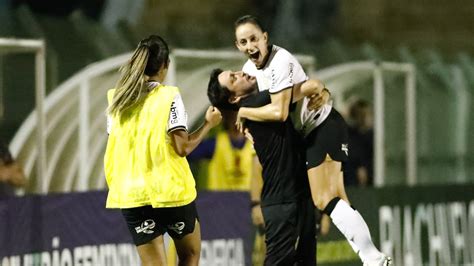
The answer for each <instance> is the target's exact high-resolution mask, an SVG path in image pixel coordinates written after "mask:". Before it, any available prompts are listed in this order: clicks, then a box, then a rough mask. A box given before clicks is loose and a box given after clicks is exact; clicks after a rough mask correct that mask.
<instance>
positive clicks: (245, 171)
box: [187, 110, 253, 191]
mask: <svg viewBox="0 0 474 266" xmlns="http://www.w3.org/2000/svg"><path fill="white" fill-rule="evenodd" d="M235 119H236V113H235V112H232V111H225V110H223V111H222V122H223V123H222V125H223V127H224V128H223V130H221V131H219V132H218V133H217V134H216V136H215V137H213V138H209V139H206V140H204V141H203V142H201V144H200V145H199V146H198V147H197V148H196V149H195V150H194V151H193V152H192V153H191V154H190V155H188V156H187V158H188V160H189V161H190V162H191V161H198V160H202V159H208V160H210V161H209V167H208V171H207V182H206V185H204V187H203V189H206V190H240V191H248V190H249V189H250V176H251V171H252V156H253V145H252V143H250V141H248V140H247V139H246V138H245V136H244V135H243V134H242V133H240V132H239V131H238V130H237V128H236V127H235Z"/></svg>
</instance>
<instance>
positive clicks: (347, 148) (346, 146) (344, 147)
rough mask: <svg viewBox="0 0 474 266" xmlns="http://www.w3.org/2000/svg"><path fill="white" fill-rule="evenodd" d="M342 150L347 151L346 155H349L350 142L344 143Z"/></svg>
mask: <svg viewBox="0 0 474 266" xmlns="http://www.w3.org/2000/svg"><path fill="white" fill-rule="evenodd" d="M341 151H343V152H345V153H346V156H349V144H347V143H346V144H342V145H341Z"/></svg>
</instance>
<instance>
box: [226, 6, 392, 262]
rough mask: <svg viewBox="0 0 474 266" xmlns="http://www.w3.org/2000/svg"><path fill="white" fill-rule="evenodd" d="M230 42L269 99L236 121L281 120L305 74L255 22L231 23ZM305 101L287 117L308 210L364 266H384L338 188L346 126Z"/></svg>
mask: <svg viewBox="0 0 474 266" xmlns="http://www.w3.org/2000/svg"><path fill="white" fill-rule="evenodd" d="M235 37H236V41H235V44H236V46H237V48H238V49H239V51H241V52H242V53H244V54H245V55H246V56H247V57H248V58H249V59H248V61H247V62H246V63H245V65H244V66H243V69H242V70H243V72H245V73H247V74H248V75H251V76H255V77H256V79H257V83H258V88H259V90H260V91H264V90H268V91H269V92H270V94H271V103H270V104H268V105H266V106H263V107H259V108H248V107H243V108H240V109H239V113H238V116H239V118H241V119H249V120H253V121H285V120H286V119H287V117H288V115H289V106H290V102H291V97H292V88H293V86H300V84H301V83H302V82H304V81H306V80H307V79H308V77H307V75H306V73H305V72H304V70H303V68H302V67H301V65H300V64H299V62H298V61H297V60H296V59H295V57H294V56H293V55H291V54H290V53H289V52H288V51H286V50H285V49H283V48H281V47H278V46H276V45H271V44H270V43H269V37H268V33H267V32H266V31H265V30H264V29H263V27H262V25H261V24H260V23H259V22H258V20H257V19H256V18H255V17H252V16H248V15H247V16H243V17H241V18H239V19H238V20H237V21H236V22H235ZM314 82H317V81H314ZM321 85H322V83H321V84H320V86H321ZM322 87H324V85H322ZM309 102H310V100H309V99H308V98H305V99H304V100H303V101H300V103H299V105H298V107H297V108H296V111H295V112H293V113H292V117H293V121H294V123H295V127H296V128H297V129H298V130H299V131H300V132H301V133H302V135H304V137H305V142H306V144H305V145H306V166H307V170H308V178H309V184H310V188H311V195H312V198H313V202H314V205H315V206H316V207H317V208H318V209H320V210H322V211H323V212H325V213H326V214H327V215H328V216H329V217H330V218H331V219H332V221H333V223H334V224H335V225H336V227H337V228H338V229H339V230H340V231H341V232H342V233H343V234H344V236H345V237H346V239H347V240H348V241H349V243H350V244H351V246H352V248H353V249H354V250H355V251H356V252H357V253H358V255H359V257H360V258H361V260H362V261H363V263H364V265H389V264H390V263H391V258H389V257H387V256H386V255H384V254H382V253H381V252H380V251H379V250H378V249H377V248H376V247H375V245H374V244H373V242H372V239H371V236H370V232H369V229H368V227H367V224H366V223H365V221H364V219H363V218H362V216H361V215H360V214H359V212H357V211H356V210H355V209H353V208H352V207H351V206H350V205H349V200H348V198H347V195H346V192H345V189H344V183H343V171H344V168H343V166H344V162H345V161H347V157H348V153H349V150H348V145H347V142H348V140H347V138H348V136H347V125H346V123H345V121H344V119H343V118H342V116H341V115H340V114H339V113H338V112H337V111H336V110H335V109H334V108H332V106H331V105H328V104H326V105H324V106H323V107H321V108H320V109H318V110H310V108H308V104H309Z"/></svg>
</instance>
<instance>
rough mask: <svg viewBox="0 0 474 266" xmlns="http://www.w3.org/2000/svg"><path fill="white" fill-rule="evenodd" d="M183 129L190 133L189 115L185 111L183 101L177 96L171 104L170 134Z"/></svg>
mask: <svg viewBox="0 0 474 266" xmlns="http://www.w3.org/2000/svg"><path fill="white" fill-rule="evenodd" d="M178 129H182V130H186V131H188V114H187V113H186V110H185V109H184V103H183V99H182V98H181V95H180V94H176V96H175V97H174V100H173V102H172V103H171V109H170V116H169V118H168V133H170V132H173V131H175V130H178Z"/></svg>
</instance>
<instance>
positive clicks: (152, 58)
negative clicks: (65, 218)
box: [104, 35, 221, 265]
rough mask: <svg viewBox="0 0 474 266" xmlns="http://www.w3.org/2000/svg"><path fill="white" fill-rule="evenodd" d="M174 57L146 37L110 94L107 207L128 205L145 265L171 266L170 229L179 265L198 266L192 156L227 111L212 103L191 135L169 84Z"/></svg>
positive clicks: (158, 39)
mask: <svg viewBox="0 0 474 266" xmlns="http://www.w3.org/2000/svg"><path fill="white" fill-rule="evenodd" d="M168 56H169V49H168V45H167V44H166V42H165V41H164V40H163V39H162V38H161V37H159V36H156V35H151V36H149V37H148V38H146V39H143V40H142V41H140V43H139V44H138V47H137V48H136V50H135V52H134V53H133V55H132V58H131V59H130V61H129V62H128V63H127V64H126V65H124V66H123V67H122V68H121V77H120V79H119V81H118V83H117V86H116V88H115V89H112V90H110V91H109V92H108V100H109V107H108V109H107V113H108V132H109V138H108V142H107V149H106V152H105V159H104V160H105V176H106V179H107V184H108V187H109V193H108V197H107V204H106V207H107V208H120V209H121V210H122V214H123V216H124V218H125V221H126V222H127V225H128V228H129V230H130V233H131V234H132V237H133V241H134V243H135V245H136V246H137V250H138V254H139V256H140V260H141V262H142V265H166V255H165V248H164V241H163V234H164V233H165V232H167V233H168V234H169V235H170V236H171V237H172V238H173V240H174V243H175V246H176V249H177V253H178V257H179V265H198V263H199V256H200V249H201V241H200V240H201V233H200V226H199V222H198V214H197V211H196V206H195V202H194V201H195V199H196V185H195V182H194V178H193V176H192V173H191V171H190V168H189V165H188V162H187V160H186V158H185V156H186V155H187V154H189V153H190V152H191V151H192V150H193V149H194V148H195V147H196V146H197V145H198V144H199V142H200V141H201V140H202V139H203V138H204V136H205V135H206V134H207V133H208V131H209V130H210V129H211V128H212V127H214V126H216V125H217V124H218V123H219V122H220V121H221V114H220V112H219V110H217V109H216V108H213V107H209V108H208V109H207V112H206V115H205V117H206V121H205V122H204V124H203V126H201V127H200V128H199V129H198V130H197V131H195V132H193V133H192V134H188V131H187V125H186V123H187V121H186V120H187V118H186V112H185V109H184V105H183V102H182V99H181V96H180V93H179V89H178V88H177V87H172V86H168V85H165V84H163V80H164V79H165V77H166V74H167V70H168V65H169V57H168Z"/></svg>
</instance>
